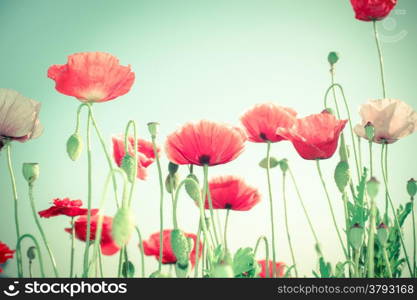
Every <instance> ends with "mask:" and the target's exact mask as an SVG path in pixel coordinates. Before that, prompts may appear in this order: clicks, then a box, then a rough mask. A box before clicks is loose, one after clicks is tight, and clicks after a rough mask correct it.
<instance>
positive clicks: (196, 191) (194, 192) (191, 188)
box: [184, 174, 201, 203]
mask: <svg viewBox="0 0 417 300" xmlns="http://www.w3.org/2000/svg"><path fill="white" fill-rule="evenodd" d="M193 177H195V175H194V174H190V175H188V176H187V179H186V181H185V184H184V186H185V190H186V191H187V194H188V196H190V197H191V199H193V200H194V201H195V202H197V203H200V202H199V201H200V199H201V191H200V186H199V185H198V183H197V182H196V181H195V180H194V179H193Z"/></svg>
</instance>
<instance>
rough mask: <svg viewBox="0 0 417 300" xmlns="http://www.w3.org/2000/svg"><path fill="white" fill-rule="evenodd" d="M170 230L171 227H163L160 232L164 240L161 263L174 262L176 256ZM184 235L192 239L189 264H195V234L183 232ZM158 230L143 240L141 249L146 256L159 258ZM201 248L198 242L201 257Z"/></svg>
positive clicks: (201, 245)
mask: <svg viewBox="0 0 417 300" xmlns="http://www.w3.org/2000/svg"><path fill="white" fill-rule="evenodd" d="M171 232H172V229H165V230H164V231H163V232H162V238H163V240H164V249H163V250H162V263H163V264H175V263H176V262H177V258H176V257H175V254H174V252H173V250H172V247H171ZM185 236H186V237H189V238H192V239H193V240H194V248H193V251H191V253H190V260H191V264H192V265H193V266H194V264H195V252H196V249H195V248H196V244H197V236H196V235H195V234H193V233H185ZM159 245H160V244H159V232H156V233H154V234H152V235H151V236H150V237H149V239H147V240H145V241H143V251H144V253H145V255H147V256H154V257H155V258H156V259H159ZM202 249H203V244H202V243H201V242H200V247H199V254H198V257H201V253H202Z"/></svg>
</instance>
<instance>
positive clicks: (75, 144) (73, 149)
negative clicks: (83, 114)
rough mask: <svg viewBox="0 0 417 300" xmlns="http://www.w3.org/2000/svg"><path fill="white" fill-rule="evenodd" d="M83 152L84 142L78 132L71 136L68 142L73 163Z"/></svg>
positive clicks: (68, 150)
mask: <svg viewBox="0 0 417 300" xmlns="http://www.w3.org/2000/svg"><path fill="white" fill-rule="evenodd" d="M82 150H83V140H82V138H81V135H79V134H78V133H77V132H76V133H74V134H73V135H71V136H70V137H69V138H68V140H67V153H68V156H69V158H70V159H71V160H72V161H76V160H77V159H78V158H79V157H80V155H81V152H82Z"/></svg>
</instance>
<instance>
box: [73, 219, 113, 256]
mask: <svg viewBox="0 0 417 300" xmlns="http://www.w3.org/2000/svg"><path fill="white" fill-rule="evenodd" d="M98 218H99V215H94V216H91V219H90V226H91V227H90V241H94V240H95V239H96V230H97V223H98ZM112 224H113V218H111V217H107V216H104V217H103V226H102V231H101V240H100V248H101V253H103V254H104V255H113V254H115V253H117V252H118V251H119V250H120V247H119V246H118V245H117V244H116V242H115V241H114V240H113V238H112V234H111V232H112ZM74 228H75V236H76V237H77V239H79V240H81V241H83V242H85V241H86V239H87V216H80V217H78V218H77V219H76V220H75V222H74ZM65 231H66V232H68V233H72V228H65Z"/></svg>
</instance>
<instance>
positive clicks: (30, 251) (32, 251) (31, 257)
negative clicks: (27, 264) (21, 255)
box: [26, 246, 36, 260]
mask: <svg viewBox="0 0 417 300" xmlns="http://www.w3.org/2000/svg"><path fill="white" fill-rule="evenodd" d="M35 249H36V248H35V247H34V246H30V247H29V248H28V250H27V251H26V256H27V257H28V259H29V260H34V259H35V258H36V253H35Z"/></svg>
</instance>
